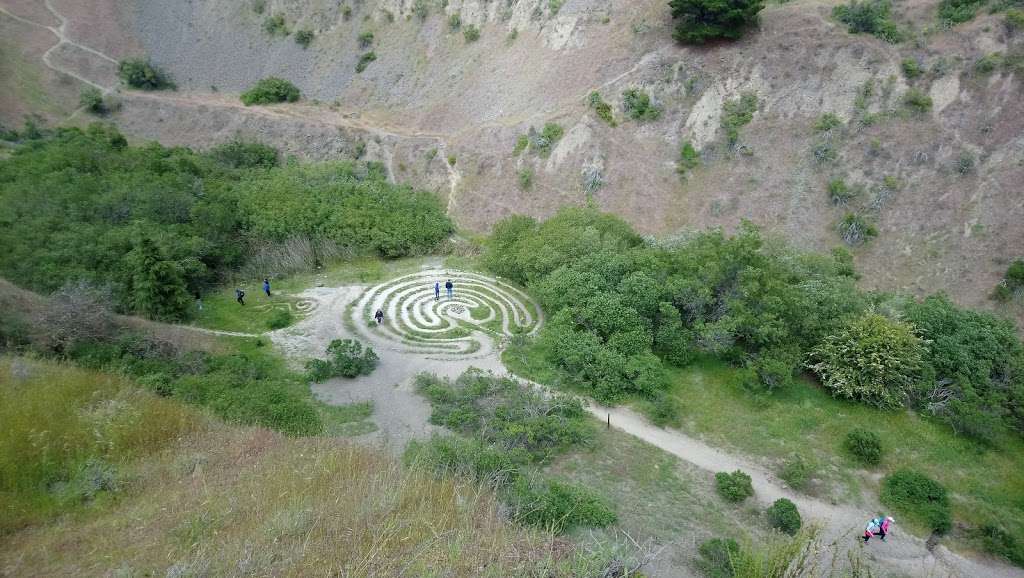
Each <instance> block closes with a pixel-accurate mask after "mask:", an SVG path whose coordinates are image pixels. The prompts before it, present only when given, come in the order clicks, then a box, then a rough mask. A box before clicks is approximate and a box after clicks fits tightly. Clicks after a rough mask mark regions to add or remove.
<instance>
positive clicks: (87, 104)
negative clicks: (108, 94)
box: [78, 86, 107, 114]
mask: <svg viewBox="0 0 1024 578" xmlns="http://www.w3.org/2000/svg"><path fill="white" fill-rule="evenodd" d="M78 105H79V106H81V107H84V108H85V110H87V111H89V112H91V113H93V114H106V113H107V105H106V104H104V102H103V93H102V92H101V91H100V89H98V88H95V87H92V86H87V87H85V88H83V89H82V91H81V92H80V93H78Z"/></svg>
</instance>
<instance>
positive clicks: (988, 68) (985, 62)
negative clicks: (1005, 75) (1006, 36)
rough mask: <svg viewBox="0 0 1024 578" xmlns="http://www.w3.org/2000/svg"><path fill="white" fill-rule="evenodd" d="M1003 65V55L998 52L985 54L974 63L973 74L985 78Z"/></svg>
mask: <svg viewBox="0 0 1024 578" xmlns="http://www.w3.org/2000/svg"><path fill="white" fill-rule="evenodd" d="M1003 63H1004V58H1003V55H1002V54H1000V53H998V52H993V53H991V54H986V55H985V56H982V57H981V58H979V59H978V60H977V61H976V62H975V63H974V72H976V73H978V74H980V75H982V76H986V75H989V74H992V73H993V72H995V71H996V70H999V69H1000V68H1001V67H1002V66H1003Z"/></svg>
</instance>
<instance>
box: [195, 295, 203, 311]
mask: <svg viewBox="0 0 1024 578" xmlns="http://www.w3.org/2000/svg"><path fill="white" fill-rule="evenodd" d="M196 308H197V309H199V310H200V311H202V310H203V296H202V295H200V294H199V291H196Z"/></svg>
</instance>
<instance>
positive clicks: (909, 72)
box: [900, 58, 924, 80]
mask: <svg viewBox="0 0 1024 578" xmlns="http://www.w3.org/2000/svg"><path fill="white" fill-rule="evenodd" d="M900 68H901V69H902V70H903V76H905V77H907V80H913V79H915V78H917V77H919V76H921V75H922V74H924V68H921V64H920V63H919V62H918V61H917V59H916V58H904V59H903V61H902V62H901V63H900Z"/></svg>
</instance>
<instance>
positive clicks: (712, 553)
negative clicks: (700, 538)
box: [697, 538, 740, 578]
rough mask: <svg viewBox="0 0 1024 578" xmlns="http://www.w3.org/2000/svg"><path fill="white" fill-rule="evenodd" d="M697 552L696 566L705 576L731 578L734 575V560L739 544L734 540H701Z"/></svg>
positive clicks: (737, 554) (708, 577)
mask: <svg viewBox="0 0 1024 578" xmlns="http://www.w3.org/2000/svg"><path fill="white" fill-rule="evenodd" d="M697 552H698V553H699V554H700V557H699V558H698V559H697V568H698V569H699V570H700V571H701V572H703V573H704V576H706V577H707V578H732V577H733V576H735V575H736V566H735V561H736V560H737V559H738V558H739V555H740V545H739V544H737V543H736V540H733V539H723V538H712V539H710V540H707V541H705V542H702V543H701V545H700V548H698V549H697Z"/></svg>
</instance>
